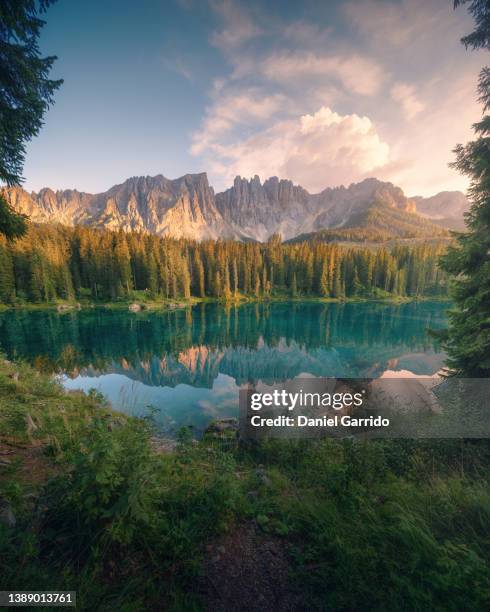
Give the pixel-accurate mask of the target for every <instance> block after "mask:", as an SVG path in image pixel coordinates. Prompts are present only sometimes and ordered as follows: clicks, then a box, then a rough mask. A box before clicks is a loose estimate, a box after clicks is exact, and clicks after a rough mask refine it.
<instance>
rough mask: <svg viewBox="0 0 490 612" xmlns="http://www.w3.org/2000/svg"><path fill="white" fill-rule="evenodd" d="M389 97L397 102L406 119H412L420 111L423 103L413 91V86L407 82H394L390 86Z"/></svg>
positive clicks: (422, 108)
mask: <svg viewBox="0 0 490 612" xmlns="http://www.w3.org/2000/svg"><path fill="white" fill-rule="evenodd" d="M391 97H392V98H393V100H394V101H395V102H398V103H399V104H400V105H401V107H402V109H403V112H404V114H405V117H406V118H407V119H409V120H410V119H413V118H414V117H415V116H416V115H418V114H419V113H420V112H422V111H423V110H424V108H425V104H423V102H421V101H420V100H419V99H418V98H417V95H416V93H415V88H414V87H412V86H411V85H408V84H407V83H396V84H395V85H393V87H392V88H391Z"/></svg>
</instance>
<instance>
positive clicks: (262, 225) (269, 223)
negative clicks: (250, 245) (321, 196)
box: [216, 175, 313, 240]
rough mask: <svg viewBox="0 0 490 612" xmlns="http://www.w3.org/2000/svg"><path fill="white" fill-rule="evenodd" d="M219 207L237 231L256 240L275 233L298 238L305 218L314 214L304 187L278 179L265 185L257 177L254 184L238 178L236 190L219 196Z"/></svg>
mask: <svg viewBox="0 0 490 612" xmlns="http://www.w3.org/2000/svg"><path fill="white" fill-rule="evenodd" d="M216 205H217V207H218V209H219V211H220V212H221V214H222V215H223V218H224V219H226V221H227V222H228V223H229V224H230V225H231V226H232V227H233V228H234V229H235V231H237V232H241V233H242V234H244V235H245V236H248V237H250V238H254V239H256V240H266V239H267V238H268V237H269V236H270V235H271V234H274V233H280V234H282V235H283V237H290V236H294V235H296V234H297V233H298V232H297V229H298V227H299V226H301V224H302V222H303V220H304V217H305V215H310V214H311V213H312V212H313V208H312V206H313V202H312V198H311V196H310V194H309V193H308V192H307V191H306V190H305V189H303V187H299V186H296V185H293V183H292V182H291V181H285V180H281V181H280V180H279V179H278V178H277V177H276V176H274V177H272V178H270V179H268V180H266V181H265V183H264V184H263V185H262V184H261V182H260V179H259V177H258V176H257V175H255V176H254V178H253V179H251V180H250V181H247V179H243V178H241V177H239V176H237V177H236V178H235V181H234V183H233V187H231V188H230V189H227V190H226V191H224V192H223V193H218V194H216Z"/></svg>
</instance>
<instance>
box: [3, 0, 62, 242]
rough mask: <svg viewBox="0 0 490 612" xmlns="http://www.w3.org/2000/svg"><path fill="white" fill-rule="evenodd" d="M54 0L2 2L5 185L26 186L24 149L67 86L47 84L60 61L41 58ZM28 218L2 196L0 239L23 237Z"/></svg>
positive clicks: (58, 83)
mask: <svg viewBox="0 0 490 612" xmlns="http://www.w3.org/2000/svg"><path fill="white" fill-rule="evenodd" d="M50 4H51V1H50V0H39V1H36V0H2V2H1V4H0V64H1V70H0V181H2V182H4V183H6V184H7V185H18V184H20V182H21V181H22V168H23V165H24V157H25V143H26V142H27V141H29V140H30V139H31V138H33V137H34V136H36V135H37V134H38V132H39V130H40V128H41V126H42V123H43V116H44V114H45V112H46V110H47V109H48V107H49V105H50V104H51V103H52V102H53V94H54V92H55V91H56V89H57V88H58V87H59V86H60V85H61V83H62V81H53V80H50V79H49V78H48V75H49V72H50V70H51V67H52V65H53V62H54V61H55V59H56V58H55V57H42V56H41V54H40V51H39V47H38V39H39V35H40V33H41V28H42V27H43V25H44V21H43V20H42V19H40V18H39V14H40V13H42V12H44V11H45V10H46V8H47V7H48V6H49V5H50ZM25 231H26V217H25V216H24V215H19V214H17V213H16V212H15V211H14V210H13V209H12V208H11V206H10V204H9V202H8V201H7V197H6V195H5V194H4V193H0V233H3V234H5V235H6V236H7V237H8V238H16V237H18V236H22V235H23V234H24V233H25Z"/></svg>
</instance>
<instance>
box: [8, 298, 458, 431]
mask: <svg viewBox="0 0 490 612" xmlns="http://www.w3.org/2000/svg"><path fill="white" fill-rule="evenodd" d="M448 307H449V304H448V303H443V302H425V301H424V302H411V303H406V304H399V305H395V304H388V303H381V302H380V303H377V302H369V303H368V302H364V303H345V304H337V303H330V304H320V303H312V302H291V303H288V302H280V303H270V304H266V303H258V304H245V305H242V306H237V307H225V306H221V305H217V304H202V305H197V306H195V307H193V308H188V309H176V310H170V311H164V312H141V313H137V314H133V313H129V312H122V311H114V310H108V309H102V308H94V309H86V310H81V311H73V312H67V313H56V312H53V311H36V312H27V311H24V312H21V311H7V312H4V313H1V314H0V350H2V351H3V352H4V353H6V354H7V356H8V357H9V358H22V359H25V360H27V361H29V362H31V363H34V364H35V365H36V366H37V367H39V368H41V369H43V370H44V371H47V372H55V373H57V374H59V376H60V380H61V382H62V384H63V385H64V386H65V387H66V388H68V389H82V390H84V391H88V390H89V389H96V390H97V391H99V392H101V393H102V394H103V395H105V396H106V397H107V398H108V399H109V400H110V401H111V403H112V404H113V406H114V408H116V409H118V410H122V411H125V412H127V413H130V414H135V415H144V414H146V413H147V412H148V411H149V409H150V408H149V407H152V408H153V409H156V411H155V415H156V417H155V418H156V420H157V422H158V425H159V427H160V428H161V430H162V432H164V433H166V434H168V435H174V434H175V433H176V431H178V429H179V428H180V427H181V426H183V425H192V426H193V427H194V429H195V431H196V432H197V433H199V432H200V431H202V430H203V429H204V428H205V427H206V425H207V424H208V423H209V421H210V420H212V419H214V418H222V417H227V416H236V415H237V413H238V390H239V388H240V387H241V386H244V385H247V384H248V383H250V382H252V383H258V384H261V385H273V384H275V383H281V382H284V381H285V380H291V379H293V378H295V377H304V376H308V377H311V376H322V377H324V376H335V377H378V376H381V375H382V374H383V373H384V372H386V371H395V372H398V373H399V375H401V376H405V375H409V373H414V374H418V375H421V374H422V375H431V374H434V373H435V372H437V371H438V370H440V368H441V367H442V366H443V361H444V354H443V353H442V351H441V349H440V347H439V345H438V342H437V341H436V340H434V339H433V338H432V337H430V336H429V335H428V334H427V329H429V328H431V329H441V328H443V327H445V325H446V311H447V309H448Z"/></svg>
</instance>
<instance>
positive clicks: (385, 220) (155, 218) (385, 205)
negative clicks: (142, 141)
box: [6, 173, 468, 241]
mask: <svg viewBox="0 0 490 612" xmlns="http://www.w3.org/2000/svg"><path fill="white" fill-rule="evenodd" d="M6 193H7V197H8V200H9V201H10V203H11V205H12V206H13V207H14V208H15V209H16V210H17V211H18V212H21V213H24V214H26V215H28V216H29V217H30V219H31V221H33V222H36V223H62V224H64V225H68V226H73V225H79V224H80V225H87V226H91V227H97V228H106V229H111V230H118V229H122V230H124V231H142V232H151V233H155V234H158V235H161V236H171V237H175V238H191V239H195V240H203V239H208V238H211V239H217V238H233V239H238V240H258V241H265V240H267V239H268V238H269V237H270V236H271V235H272V234H276V233H279V234H281V235H282V237H283V238H284V239H294V238H295V237H298V236H302V237H304V238H305V239H306V238H312V237H320V238H322V237H327V238H328V236H331V237H333V239H342V237H351V238H352V237H354V238H355V237H356V236H359V237H363V239H366V237H368V238H369V236H373V237H374V238H375V239H379V240H384V239H389V238H415V237H417V238H432V237H437V236H442V235H447V228H450V229H462V227H463V213H464V212H465V211H466V210H467V208H468V202H467V200H466V198H465V196H464V195H463V194H462V193H461V192H458V191H455V192H448V191H446V192H441V193H438V194H436V195H434V196H433V197H430V198H422V197H412V198H408V197H406V196H405V194H404V193H403V191H402V190H401V189H400V188H399V187H396V186H395V185H393V184H392V183H387V182H382V181H379V180H377V179H375V178H369V179H365V180H364V181H362V182H360V183H352V184H351V185H349V186H348V187H344V186H340V187H336V188H327V189H324V190H323V191H322V192H320V193H317V194H310V193H308V191H306V189H304V188H303V187H301V186H299V185H294V184H293V183H292V182H291V181H289V180H280V179H278V178H277V177H272V178H269V179H267V180H266V181H265V182H264V183H262V182H261V181H260V179H259V177H258V176H255V177H254V178H252V179H251V180H247V179H244V178H241V177H239V176H237V177H236V178H235V180H234V183H233V186H232V187H230V188H229V189H227V190H225V191H223V192H221V193H216V194H215V193H214V190H213V188H212V187H211V186H210V185H209V182H208V178H207V175H206V174H205V173H200V174H186V175H184V176H182V177H180V178H178V179H174V180H170V179H167V178H165V177H164V176H162V175H158V176H154V177H150V176H146V177H133V178H130V179H127V180H126V181H125V182H124V183H122V184H120V185H115V186H114V187H111V188H110V189H109V190H108V191H105V192H103V193H98V194H90V193H84V192H80V191H77V190H75V189H69V190H64V191H53V190H52V189H49V188H45V189H41V191H39V192H37V193H35V192H32V193H28V192H27V191H25V190H23V189H22V188H20V187H12V188H9V189H7V190H6ZM444 228H446V229H444Z"/></svg>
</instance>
